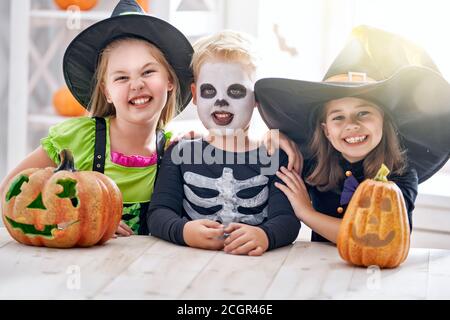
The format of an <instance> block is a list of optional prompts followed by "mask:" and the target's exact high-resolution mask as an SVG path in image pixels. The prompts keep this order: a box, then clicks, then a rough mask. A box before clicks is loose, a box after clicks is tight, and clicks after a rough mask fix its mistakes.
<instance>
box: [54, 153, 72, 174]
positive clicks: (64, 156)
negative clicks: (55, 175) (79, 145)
mask: <svg viewBox="0 0 450 320" xmlns="http://www.w3.org/2000/svg"><path fill="white" fill-rule="evenodd" d="M59 159H60V160H61V163H60V164H59V167H58V168H56V169H55V171H54V172H58V171H62V170H66V171H71V172H74V171H76V170H75V165H74V161H73V155H72V152H70V150H67V149H63V150H62V151H61V152H60V153H59Z"/></svg>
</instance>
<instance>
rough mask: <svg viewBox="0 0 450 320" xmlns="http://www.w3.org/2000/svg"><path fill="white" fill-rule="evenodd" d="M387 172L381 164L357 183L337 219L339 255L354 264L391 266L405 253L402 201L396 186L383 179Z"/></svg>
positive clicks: (406, 227)
mask: <svg viewBox="0 0 450 320" xmlns="http://www.w3.org/2000/svg"><path fill="white" fill-rule="evenodd" d="M388 174H389V170H388V169H387V168H386V166H385V165H382V167H381V169H380V170H379V171H378V174H377V176H376V177H375V178H374V179H367V180H365V181H364V182H362V183H361V184H360V185H359V186H358V188H357V189H356V191H355V194H354V195H353V197H352V199H351V201H350V203H349V205H348V207H347V210H346V212H345V216H344V218H343V220H342V222H341V226H340V228H339V235H338V239H337V247H338V250H339V254H340V256H341V257H342V259H344V260H346V261H348V262H350V263H352V264H354V265H358V266H366V267H368V266H371V265H377V266H379V267H380V268H395V267H397V266H398V265H399V264H400V263H402V262H403V261H404V260H405V259H406V257H407V256H408V251H409V236H410V233H409V221H408V216H407V212H406V206H405V200H404V199H403V195H402V192H401V191H400V189H399V188H398V187H397V185H396V184H395V183H393V182H391V181H388V180H387V178H386V177H387V175H388Z"/></svg>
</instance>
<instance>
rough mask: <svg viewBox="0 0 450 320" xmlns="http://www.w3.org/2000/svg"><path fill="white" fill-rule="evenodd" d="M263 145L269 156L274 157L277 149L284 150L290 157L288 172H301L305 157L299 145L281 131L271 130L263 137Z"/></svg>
mask: <svg viewBox="0 0 450 320" xmlns="http://www.w3.org/2000/svg"><path fill="white" fill-rule="evenodd" d="M263 144H264V146H265V147H266V149H267V153H268V154H269V155H273V154H274V153H275V151H276V150H277V149H281V150H283V151H284V152H285V153H286V154H287V156H288V170H294V171H295V172H301V170H302V167H303V156H302V153H301V152H300V149H299V148H298V146H297V144H296V143H295V142H294V141H292V140H291V139H289V138H288V137H287V136H286V135H285V134H283V133H282V132H280V131H279V130H274V129H270V130H269V131H267V132H266V134H265V135H264V137H263Z"/></svg>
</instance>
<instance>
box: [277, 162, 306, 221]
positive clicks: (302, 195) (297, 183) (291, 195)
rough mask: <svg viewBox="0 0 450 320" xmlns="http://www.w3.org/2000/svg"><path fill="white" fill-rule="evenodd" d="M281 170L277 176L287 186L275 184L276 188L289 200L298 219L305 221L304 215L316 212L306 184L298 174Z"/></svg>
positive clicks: (282, 168)
mask: <svg viewBox="0 0 450 320" xmlns="http://www.w3.org/2000/svg"><path fill="white" fill-rule="evenodd" d="M280 170H281V172H280V171H277V176H278V178H280V179H281V180H282V181H283V182H284V183H285V184H286V185H283V184H282V183H278V182H275V187H277V188H278V189H280V190H281V191H283V193H284V194H285V195H286V197H287V198H288V199H289V202H290V203H291V205H292V208H293V209H294V211H295V215H296V216H297V218H299V219H300V220H304V219H303V215H305V214H307V213H308V212H309V211H311V210H314V209H313V207H312V204H311V199H310V198H309V194H308V190H307V189H306V186H305V183H304V182H303V180H302V178H301V177H300V175H299V174H298V173H297V172H295V171H289V170H287V169H286V168H285V167H281V168H280Z"/></svg>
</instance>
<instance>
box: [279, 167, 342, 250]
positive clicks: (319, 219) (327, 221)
mask: <svg viewBox="0 0 450 320" xmlns="http://www.w3.org/2000/svg"><path fill="white" fill-rule="evenodd" d="M280 170H281V172H280V171H279V172H277V176H278V177H279V178H280V179H281V180H282V181H283V182H284V183H285V185H284V184H282V183H279V182H276V183H275V186H276V187H277V188H278V189H280V190H281V191H283V192H284V194H285V195H286V196H287V198H288V199H289V201H290V202H291V205H292V208H293V209H294V211H295V215H296V216H297V218H299V219H300V220H301V221H302V222H304V223H305V224H306V225H307V226H308V227H310V228H311V229H312V230H314V231H315V232H317V233H318V234H320V235H321V236H323V237H325V238H326V239H328V240H329V241H331V242H333V243H336V241H337V236H338V233H339V226H340V224H341V219H338V218H334V217H330V216H328V215H326V214H323V213H320V212H318V211H316V210H315V209H314V208H313V206H312V204H311V199H310V197H309V194H308V190H307V189H306V186H305V183H304V182H303V179H302V178H301V177H300V175H299V174H298V173H297V172H294V171H289V170H287V169H286V168H285V167H281V168H280Z"/></svg>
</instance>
